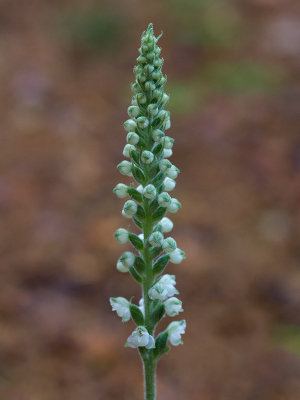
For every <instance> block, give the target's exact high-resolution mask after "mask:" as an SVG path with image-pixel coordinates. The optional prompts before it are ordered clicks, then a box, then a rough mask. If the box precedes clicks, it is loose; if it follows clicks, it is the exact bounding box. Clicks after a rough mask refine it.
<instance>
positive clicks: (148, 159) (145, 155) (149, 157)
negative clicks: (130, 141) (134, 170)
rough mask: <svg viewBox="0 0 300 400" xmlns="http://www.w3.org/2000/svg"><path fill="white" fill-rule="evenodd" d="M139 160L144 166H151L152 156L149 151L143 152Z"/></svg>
mask: <svg viewBox="0 0 300 400" xmlns="http://www.w3.org/2000/svg"><path fill="white" fill-rule="evenodd" d="M141 160H142V162H143V163H145V164H151V163H152V161H153V160H154V154H153V153H151V151H148V150H144V151H143V152H142V155H141Z"/></svg>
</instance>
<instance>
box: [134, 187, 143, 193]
mask: <svg viewBox="0 0 300 400" xmlns="http://www.w3.org/2000/svg"><path fill="white" fill-rule="evenodd" d="M136 190H137V191H138V192H139V193H141V194H142V193H143V190H144V188H143V186H142V185H139V186H138V187H137V188H136Z"/></svg>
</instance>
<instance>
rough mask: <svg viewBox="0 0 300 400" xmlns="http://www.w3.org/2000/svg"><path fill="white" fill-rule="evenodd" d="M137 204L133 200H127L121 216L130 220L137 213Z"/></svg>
mask: <svg viewBox="0 0 300 400" xmlns="http://www.w3.org/2000/svg"><path fill="white" fill-rule="evenodd" d="M137 208H138V207H137V204H136V203H135V202H134V201H133V200H127V201H126V202H125V204H124V207H123V210H122V215H124V217H126V218H131V217H132V216H133V215H134V214H135V213H136V212H137Z"/></svg>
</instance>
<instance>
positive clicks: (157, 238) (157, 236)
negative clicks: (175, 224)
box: [148, 232, 164, 247]
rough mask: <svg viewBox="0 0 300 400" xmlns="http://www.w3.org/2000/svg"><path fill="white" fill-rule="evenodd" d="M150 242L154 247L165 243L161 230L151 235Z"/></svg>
mask: <svg viewBox="0 0 300 400" xmlns="http://www.w3.org/2000/svg"><path fill="white" fill-rule="evenodd" d="M148 240H149V243H150V244H151V245H152V246H154V247H160V246H161V245H162V243H163V240H164V237H163V235H162V233H160V232H153V233H151V235H150V236H149V239H148Z"/></svg>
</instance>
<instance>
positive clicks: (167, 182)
mask: <svg viewBox="0 0 300 400" xmlns="http://www.w3.org/2000/svg"><path fill="white" fill-rule="evenodd" d="M163 186H164V190H165V191H166V192H171V190H173V189H174V188H175V186H176V182H175V181H174V179H171V178H168V177H166V178H165V179H164V182H163Z"/></svg>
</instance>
